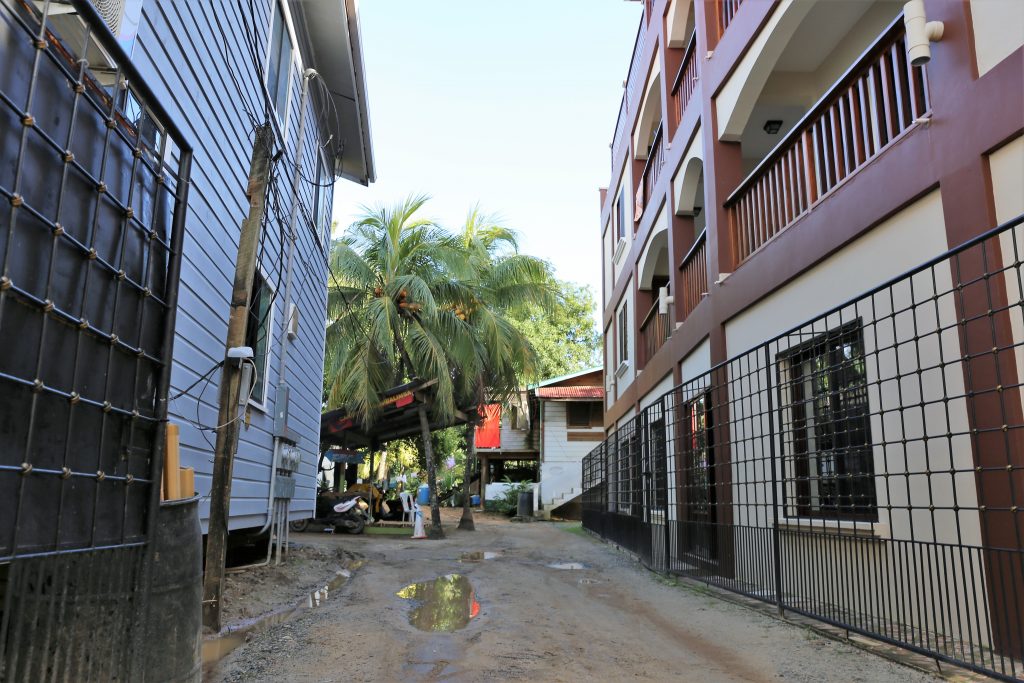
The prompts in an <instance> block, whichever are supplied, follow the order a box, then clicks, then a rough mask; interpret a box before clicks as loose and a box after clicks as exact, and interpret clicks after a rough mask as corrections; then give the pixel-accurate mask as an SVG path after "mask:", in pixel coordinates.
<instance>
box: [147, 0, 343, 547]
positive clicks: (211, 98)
mask: <svg viewBox="0 0 1024 683" xmlns="http://www.w3.org/2000/svg"><path fill="white" fill-rule="evenodd" d="M255 6H256V7H257V16H255V17H251V16H250V17H248V21H249V26H250V28H253V29H254V32H255V36H254V38H255V42H256V45H257V52H258V55H259V58H260V59H261V60H263V59H265V57H266V45H267V34H268V33H269V22H270V9H271V4H270V0H257V1H256V2H255ZM245 33H246V31H245V28H244V25H243V22H242V20H241V18H240V14H239V11H238V5H237V4H236V3H232V2H229V1H225V2H176V1H173V0H146V2H145V3H144V7H143V15H142V20H141V24H140V26H139V33H138V39H137V41H136V44H135V47H134V51H133V55H132V56H133V59H134V61H135V62H136V63H137V64H138V66H139V68H140V69H141V70H142V72H143V75H144V76H145V78H146V79H147V81H149V83H150V84H151V85H152V86H153V88H154V90H155V91H156V94H157V96H158V97H160V100H161V102H162V103H163V104H164V106H165V107H166V108H167V109H168V110H169V112H170V113H171V114H172V115H173V116H174V117H175V119H176V120H177V122H178V123H179V125H181V127H182V128H183V129H184V130H185V132H186V134H187V135H188V136H189V137H190V139H191V140H192V143H193V145H194V146H195V159H194V163H193V168H192V187H191V190H190V194H189V213H188V221H187V235H186V245H185V253H184V258H183V263H182V274H181V292H180V298H179V311H178V323H177V329H176V338H175V346H174V369H173V373H172V380H171V395H172V396H174V395H175V394H177V393H179V392H181V391H182V390H184V389H185V388H187V387H188V386H189V385H190V384H192V383H193V382H195V381H196V380H197V379H199V377H201V376H202V375H203V374H204V373H206V372H207V371H208V370H209V369H210V368H211V367H213V365H215V364H216V363H217V362H218V361H220V360H221V359H222V358H223V356H224V341H225V337H226V334H227V314H228V299H229V296H230V293H231V284H232V279H233V277H234V263H235V258H236V253H237V247H238V234H239V226H240V224H241V222H242V219H243V218H244V216H245V214H246V211H247V209H248V202H247V200H246V197H245V193H244V191H245V186H246V179H247V173H248V166H249V159H250V156H251V153H252V139H253V128H254V123H253V121H252V120H251V119H250V117H249V115H248V114H247V113H246V112H245V109H244V108H243V103H244V104H245V105H246V106H247V107H248V109H249V111H251V112H254V113H256V116H257V117H258V118H259V119H260V120H262V111H263V105H262V95H260V94H259V93H260V92H261V90H260V86H259V84H258V80H257V75H256V71H255V67H254V66H253V64H252V60H251V59H250V57H249V51H248V48H247V47H246V43H245V40H244V38H243V36H244V35H245ZM313 66H315V65H313ZM299 97H300V84H299V74H298V69H297V67H293V74H292V96H291V100H290V112H289V116H288V122H287V124H286V129H285V137H286V149H287V153H286V154H285V155H284V157H283V158H282V159H281V161H280V162H279V163H278V164H277V166H276V169H277V173H276V176H277V179H276V183H277V188H278V190H279V195H280V198H281V205H280V206H279V211H277V212H274V211H272V210H271V211H270V217H269V220H268V222H267V227H266V230H265V233H264V236H263V241H262V246H261V256H260V262H259V265H260V271H261V273H262V274H263V276H264V277H265V279H266V281H267V282H268V283H269V284H270V285H271V286H272V287H274V288H276V290H277V294H276V296H275V298H274V306H273V314H272V315H273V318H272V330H273V333H272V339H271V342H270V361H269V363H268V368H267V369H268V371H269V372H268V384H267V389H266V396H267V398H266V408H267V412H263V411H261V410H259V409H258V408H251V409H250V410H249V412H248V417H247V419H246V423H245V425H244V426H243V428H242V430H241V437H240V441H239V445H238V453H237V456H236V459H235V463H234V479H233V483H232V498H231V510H230V516H231V521H230V526H231V528H232V529H241V528H247V527H259V526H262V525H263V524H264V523H265V522H266V520H267V497H268V494H269V486H270V484H269V482H270V474H271V464H272V459H273V439H272V432H273V410H274V396H275V387H276V385H277V382H278V368H279V365H278V364H279V359H280V353H281V348H280V344H281V337H282V326H283V324H284V317H285V310H286V308H287V302H285V301H284V278H285V273H284V271H285V254H284V253H283V249H282V242H283V241H284V239H283V238H284V236H285V234H286V232H287V228H288V226H287V224H286V220H287V216H288V211H289V210H290V201H291V183H292V174H293V164H294V159H295V151H296V148H297V146H298V140H296V139H295V138H296V135H297V130H298V120H299V112H298V103H299ZM311 102H312V100H311ZM318 114H320V118H321V119H323V116H322V114H321V113H319V112H316V111H314V110H313V107H312V105H311V106H310V111H309V112H308V113H307V125H306V133H307V135H306V139H305V140H304V141H303V144H302V152H303V154H302V159H303V175H304V176H305V178H306V179H308V180H303V181H300V192H299V200H300V202H301V203H302V206H301V209H300V212H299V219H298V222H297V227H296V231H297V233H298V242H297V244H296V253H295V261H294V262H293V275H292V300H293V301H294V302H295V303H296V305H297V306H298V308H299V318H300V321H299V336H298V338H297V339H296V340H294V342H285V343H289V344H291V349H290V351H289V355H288V368H287V381H288V382H289V383H290V384H291V387H292V405H291V414H292V416H293V423H294V424H293V428H294V429H295V430H296V431H297V432H298V434H299V435H300V437H301V440H300V444H299V447H300V449H301V450H302V454H303V463H302V467H301V469H300V472H299V473H298V478H297V482H296V483H297V491H296V497H295V499H294V500H293V501H292V506H291V517H292V518H293V519H298V518H303V517H309V516H310V515H311V512H312V510H313V505H314V496H315V491H316V483H315V476H316V464H317V448H318V443H319V438H318V437H319V428H320V412H321V395H322V386H323V355H324V329H325V328H324V318H325V310H326V297H327V292H326V286H327V277H328V271H327V266H326V260H325V253H326V245H324V244H323V243H322V238H323V233H324V226H322V225H320V226H316V225H314V224H313V223H312V222H311V218H312V217H313V216H314V215H315V211H314V209H313V204H314V198H315V196H316V188H315V187H313V185H312V184H311V182H309V181H314V182H315V180H316V163H315V155H316V154H317V153H318V152H317V151H316V150H318V149H319V147H320V144H321V141H320V139H319V138H320V132H319V131H318V127H317V125H316V121H317V117H318ZM326 191H327V192H330V189H329V188H328V189H327V190H326ZM328 220H329V218H328ZM219 382H220V371H219V370H218V371H216V372H214V374H213V375H212V377H211V379H210V381H209V382H208V383H207V382H201V383H200V384H199V385H197V386H196V387H195V388H193V389H191V390H190V391H189V392H188V393H186V394H185V395H183V396H181V397H179V398H176V399H175V400H174V401H173V402H172V403H171V406H170V412H171V420H172V421H173V422H175V423H177V424H179V425H180V426H181V451H182V453H181V458H182V465H183V466H190V467H194V468H195V470H196V487H197V489H198V491H199V493H200V495H201V496H203V500H202V504H201V506H200V514H201V517H202V521H203V527H204V531H205V526H206V519H207V517H208V514H209V504H208V499H207V495H208V492H209V488H210V472H211V471H212V464H213V445H212V444H213V442H214V440H215V435H214V434H213V432H211V431H203V430H201V429H199V425H205V426H208V427H209V426H214V425H216V421H217V395H218V391H219Z"/></svg>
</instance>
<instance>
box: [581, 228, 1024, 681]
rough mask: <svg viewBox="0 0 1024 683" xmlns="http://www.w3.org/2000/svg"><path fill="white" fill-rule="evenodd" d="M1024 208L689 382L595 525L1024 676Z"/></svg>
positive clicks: (920, 646)
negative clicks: (1001, 223) (1016, 215)
mask: <svg viewBox="0 0 1024 683" xmlns="http://www.w3.org/2000/svg"><path fill="white" fill-rule="evenodd" d="M1022 223H1024V217H1021V218H1018V219H1016V220H1014V221H1012V222H1011V223H1009V224H1006V225H1004V226H1001V227H999V228H997V229H995V230H993V231H990V232H989V233H986V234H985V235H983V236H981V237H979V238H977V239H975V240H972V241H970V242H968V243H966V244H964V245H963V246H961V247H959V248H957V249H954V250H952V251H950V252H948V253H947V254H945V255H943V256H942V257H940V258H937V259H935V260H933V261H930V262H928V263H925V264H923V265H922V266H920V267H918V268H916V269H914V270H913V271H911V272H909V273H906V274H904V275H902V276H900V277H898V278H896V279H894V280H892V281H889V282H887V283H885V284H883V285H881V286H879V287H877V288H876V289H874V290H872V291H870V292H868V293H867V294H864V295H862V296H860V297H858V298H856V299H854V300H851V301H849V302H847V303H846V304H844V305H841V306H839V307H836V308H834V309H832V310H830V311H828V312H826V313H824V314H822V315H819V316H818V317H816V318H814V319H812V320H810V321H808V322H806V323H804V324H802V325H800V326H798V327H796V328H794V329H792V330H790V331H788V332H786V333H784V334H781V335H779V336H777V337H775V338H773V339H770V340H768V341H765V342H764V343H762V344H761V345H759V346H757V347H756V348H754V349H752V350H750V351H748V352H746V353H744V354H741V355H739V356H736V357H734V358H731V359H730V360H728V361H727V362H725V363H722V364H720V365H718V366H716V367H714V368H712V369H711V370H710V371H709V372H707V373H706V374H704V375H702V376H699V377H696V378H694V379H692V380H690V381H688V382H686V383H685V384H682V385H680V386H677V387H675V388H674V389H672V390H671V391H669V392H668V393H666V394H665V395H663V396H661V397H660V398H659V399H658V400H657V401H656V402H655V403H654V404H652V405H650V406H648V407H647V408H645V409H643V410H642V411H640V412H639V413H638V414H637V415H636V416H635V417H634V418H633V419H632V420H630V421H629V422H628V424H625V425H624V426H622V427H620V428H619V429H618V430H617V431H616V432H614V433H612V434H610V435H609V436H608V438H607V439H606V440H605V441H604V442H603V443H602V444H601V445H599V446H598V447H597V448H596V449H594V451H593V452H592V453H591V454H590V455H588V456H587V457H586V458H585V459H584V462H583V479H584V482H583V485H584V491H585V493H584V502H583V523H584V526H585V527H586V528H588V529H590V530H592V531H594V532H596V533H597V534H599V535H601V536H602V537H604V538H607V539H609V540H611V541H614V542H615V543H617V544H619V545H621V546H623V547H624V548H626V549H628V550H630V551H632V552H634V553H636V554H637V555H638V556H639V558H640V559H641V561H643V562H644V563H645V564H647V565H648V566H649V567H651V568H652V569H656V570H659V571H666V572H672V573H676V574H680V575H684V576H688V577H693V578H695V579H699V580H702V581H705V582H708V583H710V584H714V585H716V586H719V587H722V588H725V589H728V590H732V591H735V592H738V593H742V594H745V595H748V596H752V597H755V598H758V599H761V600H765V601H768V602H771V603H774V604H777V605H778V606H779V607H780V608H782V609H784V610H789V611H792V612H796V613H800V614H803V615H806V616H810V617H814V618H817V619H820V620H822V621H825V622H828V623H831V624H834V625H838V626H842V627H844V628H847V629H849V630H851V631H855V632H859V633H862V634H866V635H869V636H872V637H875V638H878V639H880V640H884V641H887V642H890V643H895V644H898V645H900V646H903V647H906V648H909V649H912V650H915V651H918V652H921V653H925V654H927V655H929V656H932V657H935V658H936V659H940V660H945V661H950V662H955V663H958V664H961V665H965V666H967V667H968V668H971V669H975V670H978V671H982V672H985V673H987V674H990V675H995V676H997V677H1002V678H1006V679H1016V678H1021V677H1022V676H1024V669H1022V667H1021V657H1022V655H1024V528H1022V527H1024V509H1022V503H1024V418H1022V413H1024V400H1022V399H1024V391H1022V388H1021V378H1022V376H1024V288H1022V272H1021V271H1022V266H1021V264H1022V255H1024V226H1022Z"/></svg>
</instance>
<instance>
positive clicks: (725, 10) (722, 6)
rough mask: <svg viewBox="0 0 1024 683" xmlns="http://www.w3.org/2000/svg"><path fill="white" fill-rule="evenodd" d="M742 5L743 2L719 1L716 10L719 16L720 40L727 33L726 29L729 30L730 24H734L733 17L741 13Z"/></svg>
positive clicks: (736, 0) (737, 0)
mask: <svg viewBox="0 0 1024 683" xmlns="http://www.w3.org/2000/svg"><path fill="white" fill-rule="evenodd" d="M742 4H743V0H718V3H717V4H716V6H715V9H716V12H717V14H718V37H719V38H721V37H722V35H723V34H724V33H725V29H727V28H729V24H730V23H731V22H732V20H733V17H735V16H736V12H738V11H739V9H740V5H742Z"/></svg>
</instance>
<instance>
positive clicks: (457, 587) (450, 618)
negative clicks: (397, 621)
mask: <svg viewBox="0 0 1024 683" xmlns="http://www.w3.org/2000/svg"><path fill="white" fill-rule="evenodd" d="M396 595H397V596H398V597H400V598H404V599H406V600H412V601H413V602H414V603H416V604H415V606H414V607H413V608H412V610H411V611H410V612H409V623H410V624H412V625H413V626H415V627H416V628H418V629H420V630H421V631H448V632H450V631H457V630H459V629H460V628H465V627H466V626H467V625H468V624H469V622H470V620H471V619H474V618H475V617H476V616H477V615H478V614H479V613H480V603H479V602H477V600H476V595H475V592H474V590H473V586H472V584H470V582H469V579H467V578H466V577H465V576H462V575H461V574H448V575H446V576H439V577H437V578H436V579H434V580H433V581H424V582H422V583H414V584H412V585H410V586H406V587H405V588H403V589H402V590H400V591H398V593H396Z"/></svg>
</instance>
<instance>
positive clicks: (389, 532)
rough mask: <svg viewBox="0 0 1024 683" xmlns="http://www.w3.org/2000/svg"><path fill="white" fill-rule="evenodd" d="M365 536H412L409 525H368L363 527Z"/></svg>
mask: <svg viewBox="0 0 1024 683" xmlns="http://www.w3.org/2000/svg"><path fill="white" fill-rule="evenodd" d="M363 533H364V534H366V535H367V536H405V537H406V538H408V537H410V536H412V528H411V527H402V526H368V527H366V528H364V529H363Z"/></svg>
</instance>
